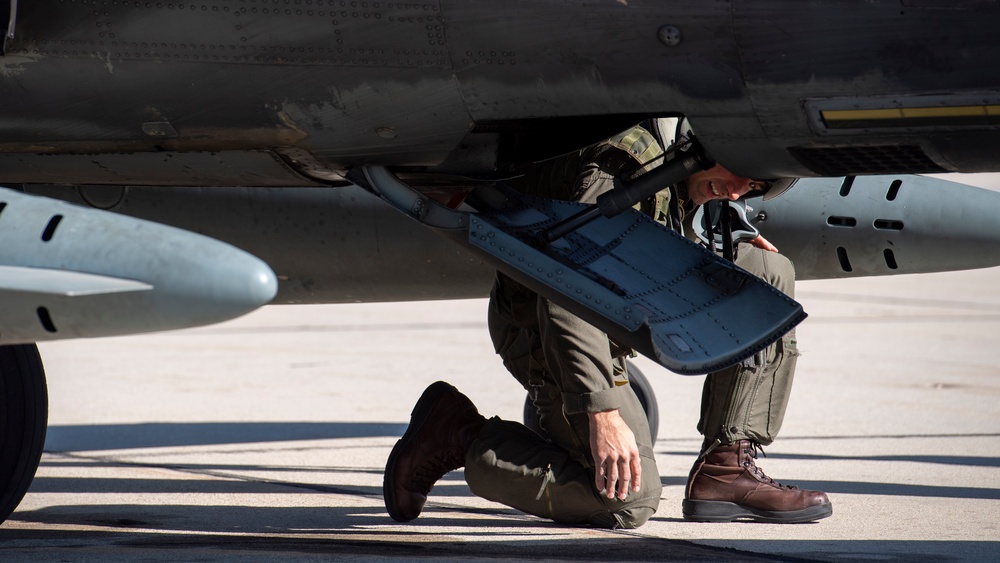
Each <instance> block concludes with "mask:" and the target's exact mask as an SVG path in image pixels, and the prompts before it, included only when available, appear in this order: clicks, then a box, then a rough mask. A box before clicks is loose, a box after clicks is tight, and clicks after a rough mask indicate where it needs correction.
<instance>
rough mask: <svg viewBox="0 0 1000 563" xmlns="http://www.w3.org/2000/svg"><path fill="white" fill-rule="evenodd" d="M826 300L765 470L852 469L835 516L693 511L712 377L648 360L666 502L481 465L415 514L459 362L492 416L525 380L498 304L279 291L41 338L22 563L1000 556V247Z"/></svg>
mask: <svg viewBox="0 0 1000 563" xmlns="http://www.w3.org/2000/svg"><path fill="white" fill-rule="evenodd" d="M798 298H799V300H800V301H801V302H802V303H803V304H804V306H805V307H806V310H807V311H808V312H809V313H810V317H809V319H808V320H806V322H805V323H804V324H803V325H801V327H800V328H799V342H800V348H801V351H802V357H801V359H800V363H799V369H798V376H797V379H796V383H795V389H794V391H793V396H792V402H791V406H790V408H789V411H788V414H787V417H786V420H785V425H784V428H783V430H782V433H781V436H780V437H779V439H778V440H777V441H776V442H775V443H774V444H773V445H772V446H771V447H769V448H767V458H765V459H762V460H760V466H761V467H762V468H763V469H764V470H765V471H766V472H767V473H768V475H770V476H772V477H774V478H776V479H778V480H779V481H782V482H786V483H792V484H796V485H799V486H801V487H808V488H816V489H821V490H824V491H827V492H828V493H829V495H830V498H831V499H832V502H833V505H834V514H833V516H832V517H830V518H828V519H826V520H823V521H820V522H818V523H813V524H800V525H772V524H752V523H732V524H700V523H688V522H684V521H683V520H682V518H681V500H682V498H683V494H684V493H683V484H684V482H685V477H686V475H687V472H688V469H689V467H690V465H691V463H692V461H693V459H694V457H695V455H696V452H697V449H698V445H699V443H700V437H699V436H698V434H697V432H696V430H695V423H696V421H697V416H698V405H699V397H700V392H701V384H702V381H703V378H702V377H684V376H679V375H674V374H671V373H668V372H666V371H665V370H663V369H662V368H659V367H657V366H655V365H654V364H653V363H652V362H650V361H648V360H645V359H642V358H640V359H638V360H637V364H638V365H639V366H640V368H641V369H642V370H643V371H644V372H645V373H646V375H647V376H649V378H650V379H651V381H652V383H653V386H654V389H655V391H656V393H657V396H658V399H659V405H660V407H659V408H660V429H659V440H658V441H657V443H656V444H655V450H656V454H657V461H658V464H659V468H660V479H661V480H662V482H663V484H664V485H665V488H664V491H663V498H662V501H661V504H660V509H659V512H658V513H657V514H656V516H655V517H654V518H653V519H652V520H651V521H650V522H649V523H648V524H647V525H646V526H644V527H642V528H640V529H639V530H634V531H603V530H592V529H574V528H565V527H560V526H556V525H553V524H551V523H549V522H545V521H542V520H540V519H537V518H534V517H531V516H525V515H522V514H520V513H517V512H516V511H514V510H511V509H508V508H506V507H503V506H501V505H497V504H494V503H491V502H488V501H485V500H482V499H479V498H477V497H474V496H472V494H471V493H470V492H469V490H468V488H467V487H466V485H465V483H464V481H463V479H462V473H461V471H456V472H453V473H451V474H449V475H448V476H446V477H445V479H444V480H442V481H441V482H440V483H439V484H438V486H437V487H435V489H434V491H433V492H432V494H431V498H430V501H429V502H428V505H427V508H426V509H425V511H424V513H423V515H422V516H421V517H420V518H419V519H417V520H416V521H414V522H412V523H409V524H398V523H396V522H394V521H392V520H391V519H390V518H389V517H388V515H387V514H386V513H385V510H384V506H383V503H382V495H381V483H382V470H383V466H384V463H385V460H386V457H387V456H388V453H389V450H390V449H391V447H392V445H393V444H394V443H395V441H396V439H397V438H398V437H399V436H400V435H401V434H402V433H403V431H404V430H405V427H406V423H407V421H408V417H409V412H410V409H411V408H412V406H413V403H414V402H415V401H416V398H417V397H418V396H419V394H420V393H421V391H422V390H423V389H424V388H425V387H426V386H427V385H428V384H430V383H432V382H433V381H435V380H438V379H443V380H446V381H449V382H452V383H453V384H455V385H456V386H457V387H458V388H459V389H461V390H463V391H464V392H466V393H467V394H468V395H469V396H470V397H471V398H472V399H473V400H474V401H475V402H476V404H477V405H479V407H480V409H481V411H482V412H484V413H485V414H487V415H494V414H495V415H499V416H501V417H504V418H507V419H514V420H520V417H521V413H522V408H523V401H524V394H523V392H522V391H521V389H520V388H519V387H518V385H517V384H516V383H515V382H514V380H513V379H512V378H511V377H509V376H508V375H507V373H506V372H505V371H504V369H503V367H502V366H501V364H500V361H499V359H498V358H497V357H496V356H495V354H494V353H493V351H492V348H491V345H490V342H489V338H488V335H487V330H486V324H485V313H486V301H484V300H473V301H455V302H432V303H410V304H366V305H333V306H274V307H267V308H264V309H262V310H260V311H258V312H256V313H253V314H251V315H248V316H246V317H243V318H241V319H237V320H235V321H232V322H229V323H226V324H222V325H216V326H212V327H207V328H201V329H196V330H189V331H181V332H173V333H165V334H158V335H148V336H131V337H123V338H108V339H100V340H92V341H83V340H80V341H64V342H54V343H48V344H44V345H41V346H40V348H41V352H42V356H43V360H44V362H45V365H46V369H47V372H48V380H49V393H50V398H51V407H50V428H49V434H48V440H47V443H46V449H45V455H44V457H43V458H42V464H41V467H40V469H39V471H38V475H37V476H36V478H35V481H34V483H33V485H32V487H31V489H30V491H29V492H28V494H27V496H26V497H25V499H24V501H23V503H22V504H21V506H20V507H19V508H18V510H17V511H16V512H15V513H14V514H13V515H12V516H11V518H10V519H9V520H8V521H7V522H6V523H5V524H3V526H2V527H0V557H2V560H3V561H47V560H59V561H97V560H100V561H132V560H149V561H193V560H199V561H240V560H251V559H253V560H257V559H265V560H312V559H343V560H363V561H388V560H393V561H396V560H414V559H435V560H470V559H490V560H497V561H513V560H546V561H569V560H572V561H580V560H584V561H594V560H598V561H612V560H626V561H631V560H661V561H716V560H734V561H743V560H746V561H760V560H776V561H845V560H847V561H850V560H861V561H986V560H997V559H998V555H997V553H998V549H1000V541H998V540H1000V523H998V521H1000V439H998V438H1000V365H998V364H1000V361H998V360H1000V269H990V270H982V271H973V272H961V273H949V274H935V275H923V276H901V277H894V278H869V279H859V280H844V281H816V282H803V283H800V284H799V290H798Z"/></svg>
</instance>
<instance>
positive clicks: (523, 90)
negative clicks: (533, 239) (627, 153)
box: [0, 0, 1000, 186]
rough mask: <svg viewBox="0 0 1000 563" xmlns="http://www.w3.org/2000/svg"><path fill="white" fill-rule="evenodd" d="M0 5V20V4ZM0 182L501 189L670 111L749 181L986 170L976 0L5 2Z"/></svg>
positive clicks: (992, 129)
mask: <svg viewBox="0 0 1000 563" xmlns="http://www.w3.org/2000/svg"><path fill="white" fill-rule="evenodd" d="M5 4H8V3H7V2H5ZM5 15H6V16H7V18H6V19H4V20H3V22H4V23H9V25H8V26H7V29H8V34H7V35H6V36H5V38H4V39H5V41H4V47H3V49H4V54H3V56H2V57H0V100H3V103H2V105H0V181H4V182H20V183H72V184H128V185H173V186H184V185H191V186H194V185H198V186H204V185H220V186H222V185H243V186H291V185H296V186H301V185H304V184H308V183H309V180H307V179H311V180H312V181H314V182H317V183H325V182H330V181H333V182H336V181H338V180H339V179H340V173H341V172H342V171H343V170H344V169H346V168H349V167H351V166H355V165H358V164H362V163H364V164H378V165H386V166H394V167H401V168H404V169H405V168H408V169H411V170H413V171H417V172H433V173H438V174H461V175H467V176H493V177H496V176H503V175H504V174H505V173H509V172H511V171H515V170H516V169H517V167H518V165H519V164H521V163H525V162H530V161H534V160H539V159H542V158H546V157H549V156H554V155H556V154H559V153H561V152H565V151H567V150H571V149H575V148H579V147H582V146H586V145H587V144H589V143H591V142H594V141H596V140H599V139H601V138H603V137H605V136H607V135H610V134H612V133H614V132H616V131H618V130H621V129H623V128H625V127H628V126H630V125H632V124H634V123H636V122H638V121H640V120H642V119H644V118H648V117H652V116H664V115H675V114H685V115H687V116H688V117H689V118H690V119H691V122H692V123H693V125H694V127H695V129H696V132H697V133H698V134H699V138H700V139H702V141H703V143H704V144H705V146H706V147H707V148H708V151H709V153H710V154H711V156H712V157H713V158H715V159H716V160H717V161H720V162H723V163H725V164H726V165H727V166H729V167H730V168H731V169H734V170H737V171H739V172H742V173H744V174H745V175H750V176H755V177H771V176H783V175H793V176H814V175H823V176H833V175H846V174H866V173H889V172H893V173H896V172H941V171H966V172H972V171H991V170H1000V159H997V158H996V150H995V147H997V146H998V143H1000V130H998V124H1000V67H998V66H997V65H995V64H993V63H992V61H996V60H998V58H1000V36H998V35H997V34H996V27H997V25H998V23H1000V5H998V4H997V3H996V2H992V1H980V0H965V1H962V0H958V1H955V0H948V1H945V0H894V1H870V0H865V1H861V0H838V1H809V2H777V1H759V0H757V1H752V2H751V1H748V0H727V1H710V0H697V1H675V2H663V1H658V0H646V1H643V0H561V1H553V0H505V1H504V2H496V1H483V0H437V1H429V0H408V1H404V2H385V1H372V0H240V1H234V0H229V1H223V0H190V1H189V0H155V1H154V0H135V1H132V0H33V1H31V2H24V1H22V2H20V3H17V2H13V1H11V2H9V5H6V6H4V8H0V18H3V16H5Z"/></svg>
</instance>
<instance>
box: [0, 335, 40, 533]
mask: <svg viewBox="0 0 1000 563" xmlns="http://www.w3.org/2000/svg"><path fill="white" fill-rule="evenodd" d="M48 415H49V399H48V391H47V389H46V387H45V370H44V369H43V368H42V359H41V357H39V355H38V348H37V347H36V346H35V345H34V344H14V345H9V346H0V523H2V522H3V521H4V520H6V519H7V517H8V516H10V513H11V512H14V509H15V508H17V505H18V504H20V502H21V499H22V498H24V493H26V492H27V491H28V486H30V485H31V480H32V479H33V478H34V477H35V471H36V470H37V469H38V462H39V460H41V457H42V447H43V446H44V445H45V428H46V424H47V422H48Z"/></svg>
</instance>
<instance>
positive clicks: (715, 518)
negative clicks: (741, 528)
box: [683, 440, 833, 523]
mask: <svg viewBox="0 0 1000 563" xmlns="http://www.w3.org/2000/svg"><path fill="white" fill-rule="evenodd" d="M759 449H760V445H759V444H757V443H756V442H752V441H750V440H740V441H738V442H735V443H733V444H721V445H718V446H716V447H715V448H709V449H708V451H707V452H706V453H703V454H702V455H701V456H699V457H698V460H697V461H696V462H695V464H694V467H692V468H691V474H690V476H688V482H687V493H686V494H685V495H684V496H685V498H684V503H683V512H684V519H685V520H693V521H697V522H732V521H733V520H737V519H743V518H747V519H750V520H756V521H759V522H785V523H794V522H812V521H813V520H819V519H820V518H826V517H827V516H830V515H831V514H833V505H832V504H830V499H828V498H827V497H826V493H822V492H820V491H805V490H802V489H799V488H797V487H790V486H787V485H782V484H781V483H778V482H776V481H775V480H774V479H771V478H770V477H768V476H767V475H764V472H763V471H761V470H760V468H759V467H757V464H756V459H757V451H758V450H759Z"/></svg>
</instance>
